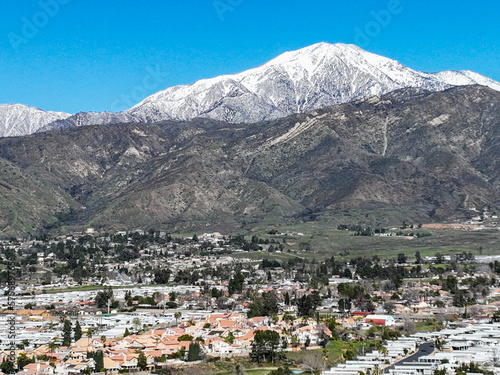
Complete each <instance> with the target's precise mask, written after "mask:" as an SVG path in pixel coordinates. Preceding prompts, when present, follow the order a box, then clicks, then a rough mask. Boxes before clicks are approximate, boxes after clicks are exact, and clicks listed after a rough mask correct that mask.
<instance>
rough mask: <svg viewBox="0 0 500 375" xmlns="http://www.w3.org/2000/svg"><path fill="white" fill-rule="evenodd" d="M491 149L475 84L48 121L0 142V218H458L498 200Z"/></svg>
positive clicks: (197, 223) (493, 135)
mask: <svg viewBox="0 0 500 375" xmlns="http://www.w3.org/2000/svg"><path fill="white" fill-rule="evenodd" d="M498 155H500V93H499V92H496V91H494V90H492V89H490V88H486V87H480V86H465V87H456V88H452V89H449V90H446V91H443V92H435V93H433V92H429V91H426V90H422V89H403V90H398V91H395V92H391V93H389V94H386V95H383V96H381V97H378V96H374V97H371V98H369V99H365V100H360V101H357V102H352V103H347V104H341V105H335V106H330V107H325V108H323V109H319V110H315V111H312V112H308V113H303V114H294V115H291V116H288V117H286V118H282V119H277V120H272V121H265V122H258V123H254V124H252V125H251V126H249V125H244V124H239V125H238V124H228V123H224V122H218V121H213V120H209V119H196V120H193V121H164V122H160V123H155V124H116V125H103V126H88V127H81V128H71V129H65V130H55V131H51V132H45V133H39V134H33V135H30V136H25V137H13V138H4V139H1V140H0V162H1V163H0V165H2V166H5V167H2V168H0V181H2V184H1V185H0V192H1V193H0V197H2V199H1V200H0V225H2V228H1V230H2V231H3V233H4V234H6V233H8V234H19V233H26V232H28V231H31V230H36V229H41V228H43V227H47V226H52V227H54V226H57V225H90V226H95V227H106V228H111V227H115V228H116V227H124V228H136V227H156V228H159V227H161V228H164V229H166V230H172V231H173V230H187V229H189V230H193V229H200V228H205V229H208V228H210V229H216V228H217V229H221V230H227V231H230V230H234V229H236V228H240V227H253V226H256V225H266V224H269V223H284V222H293V221H297V220H312V219H314V218H317V217H320V218H321V217H323V216H325V215H326V216H328V215H335V214H337V213H339V212H342V213H350V212H351V213H352V212H355V211H360V212H368V211H370V212H372V213H373V214H372V216H373V217H376V220H377V223H380V224H383V225H387V224H395V223H400V222H401V221H400V220H401V218H402V217H401V215H405V216H404V217H403V218H405V219H411V220H414V221H417V220H418V221H420V222H425V221H430V220H432V221H434V220H447V219H451V218H456V217H460V218H464V217H465V216H466V215H467V213H468V211H467V208H468V207H469V206H482V205H484V204H489V205H491V207H492V209H497V208H498V207H499V197H500V196H499V193H500V162H499V157H498ZM9 176H10V177H9ZM14 176H15V177H14ZM17 176H21V177H20V178H17ZM16 189H17V190H16ZM19 192H23V194H24V195H20V193H19ZM9 194H10V195H15V196H16V197H18V198H17V199H16V200H11V199H10V198H8V197H9ZM23 197H26V198H23ZM28 199H29V200H28ZM30 207H31V209H29V208H30ZM398 215H400V216H398ZM326 216H325V217H326Z"/></svg>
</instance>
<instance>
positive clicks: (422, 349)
mask: <svg viewBox="0 0 500 375" xmlns="http://www.w3.org/2000/svg"><path fill="white" fill-rule="evenodd" d="M433 351H434V342H426V343H424V344H421V345H420V346H419V348H418V352H416V353H414V354H412V355H411V356H409V357H406V358H403V359H402V360H400V361H398V362H396V363H393V364H392V365H390V366H389V367H386V368H385V369H384V372H383V373H384V374H388V373H389V370H391V369H394V366H396V365H399V364H402V363H403V362H416V361H418V359H419V358H420V357H423V356H424V355H429V354H430V353H432V352H433Z"/></svg>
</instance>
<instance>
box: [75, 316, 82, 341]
mask: <svg viewBox="0 0 500 375" xmlns="http://www.w3.org/2000/svg"><path fill="white" fill-rule="evenodd" d="M74 337H75V342H76V341H78V340H80V339H81V338H82V327H81V326H80V322H79V321H78V320H77V321H76V324H75V329H74Z"/></svg>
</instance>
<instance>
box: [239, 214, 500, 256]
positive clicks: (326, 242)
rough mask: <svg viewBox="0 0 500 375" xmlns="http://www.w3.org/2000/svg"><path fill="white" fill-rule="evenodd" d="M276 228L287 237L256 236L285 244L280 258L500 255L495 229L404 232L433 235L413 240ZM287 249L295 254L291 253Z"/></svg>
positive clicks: (315, 227)
mask: <svg viewBox="0 0 500 375" xmlns="http://www.w3.org/2000/svg"><path fill="white" fill-rule="evenodd" d="M276 229H277V230H278V231H279V232H280V233H288V235H285V236H284V235H281V234H278V235H270V234H268V232H269V230H262V231H259V232H257V233H253V234H256V235H258V236H259V237H262V238H268V239H271V238H273V239H275V240H277V241H279V242H280V243H283V245H284V246H285V252H283V253H273V254H272V257H273V258H277V259H280V258H287V257H290V256H294V255H296V256H301V257H306V258H316V259H323V258H326V257H330V256H332V255H335V256H336V257H340V258H345V259H351V258H353V257H358V256H367V257H372V256H373V255H375V254H376V255H378V256H379V257H381V258H386V257H391V258H394V257H396V256H397V254H399V253H405V254H406V255H408V256H410V257H412V256H413V255H414V254H415V252H416V251H419V252H420V254H421V256H432V255H435V254H436V253H441V254H443V255H451V254H456V253H462V252H471V253H473V254H474V255H476V256H477V255H497V254H500V231H499V230H496V229H485V230H479V231H467V230H451V229H423V228H422V229H412V230H406V231H405V232H408V233H410V232H414V233H417V232H418V233H429V234H431V236H429V237H421V238H413V239H410V238H408V237H406V236H393V237H379V236H371V237H365V236H354V235H353V234H354V232H350V231H340V230H337V229H336V228H333V227H331V226H329V225H328V224H326V223H322V222H309V223H304V224H299V225H293V226H287V227H279V228H276ZM294 233H302V234H303V235H302V236H299V235H296V234H294ZM283 240H284V241H285V242H283ZM304 247H307V248H310V250H306V251H304V250H302V249H303V248H304ZM288 250H290V251H291V252H292V253H289V252H288ZM246 255H248V254H246ZM242 256H243V255H242ZM250 256H252V255H250ZM260 256H261V257H262V256H263V255H262V254H261V255H260Z"/></svg>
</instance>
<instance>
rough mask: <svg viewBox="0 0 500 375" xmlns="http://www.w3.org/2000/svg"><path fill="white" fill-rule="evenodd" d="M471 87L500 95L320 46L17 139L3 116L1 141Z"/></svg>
mask: <svg viewBox="0 0 500 375" xmlns="http://www.w3.org/2000/svg"><path fill="white" fill-rule="evenodd" d="M472 84H482V85H485V86H489V87H491V88H493V89H495V90H497V91H500V83H498V82H495V81H493V80H491V79H489V78H487V77H484V76H482V75H480V74H478V73H474V72H471V71H466V70H465V71H442V72H438V73H424V72H418V71H415V70H413V69H411V68H407V67H405V66H403V65H402V64H401V63H399V62H398V61H396V60H391V59H389V58H386V57H383V56H379V55H376V54H373V53H370V52H367V51H364V50H363V49H361V48H359V47H357V46H355V45H348V44H341V43H338V44H329V43H317V44H314V45H311V46H308V47H305V48H302V49H299V50H296V51H289V52H285V53H283V54H281V55H279V56H277V57H275V58H274V59H272V60H270V61H268V62H266V63H265V64H262V65H261V66H259V67H256V68H252V69H249V70H246V71H243V72H240V73H237V74H232V75H221V76H218V77H213V78H209V79H202V80H199V81H196V82H194V83H192V84H188V85H178V86H173V87H170V88H167V89H165V90H162V91H159V92H157V93H155V94H153V95H150V96H148V97H147V98H145V99H144V100H142V101H141V102H139V103H137V104H136V105H134V106H133V107H131V108H130V109H128V110H126V111H123V112H118V113H112V112H81V113H77V114H74V115H68V116H66V115H67V114H65V116H61V117H59V118H53V117H51V118H50V119H51V121H44V124H41V125H37V126H35V127H26V126H23V125H22V123H21V125H20V126H19V130H18V131H16V132H14V133H13V132H12V131H11V132H8V131H6V125H5V121H4V118H5V117H6V116H8V115H9V114H8V113H7V114H5V113H4V114H2V111H0V136H8V135H22V134H27V133H33V132H35V131H46V130H51V129H60V128H67V127H75V126H86V125H96V124H108V123H123V122H136V123H147V122H158V121H164V120H183V121H186V120H191V119H193V118H196V117H203V118H210V119H213V120H218V121H225V122H229V123H252V122H259V121H265V120H273V119H277V118H282V117H286V116H288V115H290V114H293V113H303V112H307V111H310V110H314V109H318V108H321V107H324V106H328V105H333V104H341V103H346V102H350V101H354V100H359V99H363V98H366V97H370V96H373V95H383V94H385V93H388V92H391V91H394V90H397V89H401V88H409V87H420V88H422V89H426V90H431V91H442V90H445V89H447V88H450V87H453V86H457V85H472ZM48 113H49V112H48ZM49 114H50V113H49ZM28 117H29V116H28ZM47 118H49V117H47ZM28 121H29V119H28ZM31 122H32V121H31Z"/></svg>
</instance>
